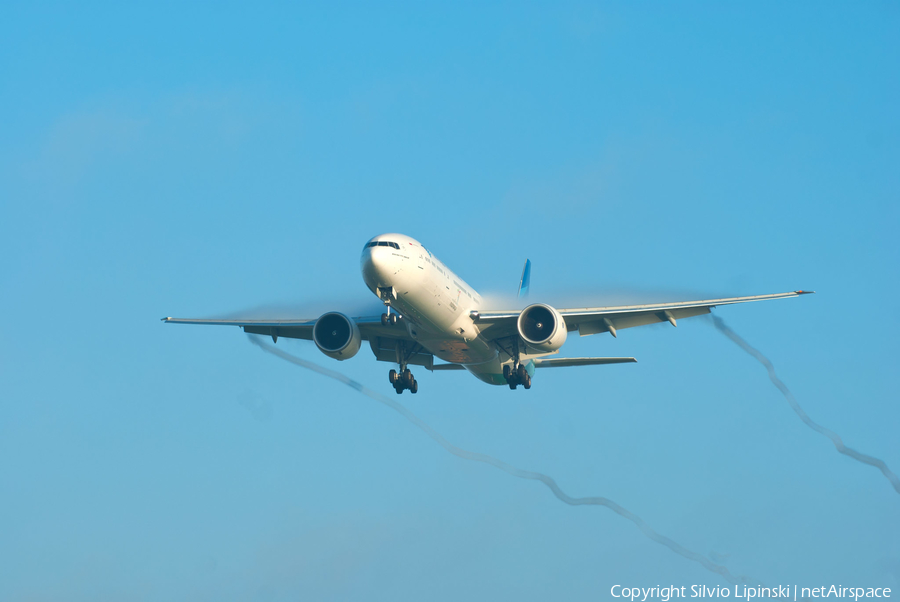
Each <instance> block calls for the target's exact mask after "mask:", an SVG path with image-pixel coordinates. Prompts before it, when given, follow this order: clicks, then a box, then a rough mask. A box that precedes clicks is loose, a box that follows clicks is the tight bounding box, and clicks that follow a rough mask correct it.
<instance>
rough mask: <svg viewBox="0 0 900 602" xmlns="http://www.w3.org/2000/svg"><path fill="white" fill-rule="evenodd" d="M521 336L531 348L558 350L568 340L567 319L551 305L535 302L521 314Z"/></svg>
mask: <svg viewBox="0 0 900 602" xmlns="http://www.w3.org/2000/svg"><path fill="white" fill-rule="evenodd" d="M517 326H518V328H519V336H520V337H522V340H524V341H525V343H526V344H527V345H528V347H530V348H531V349H534V350H537V351H539V352H550V351H556V350H557V349H559V348H560V347H562V346H563V343H565V342H566V334H567V332H566V321H565V320H564V319H563V317H562V315H561V314H560V313H559V312H558V311H556V310H555V309H554V308H552V307H550V306H549V305H544V304H543V303H535V304H534V305H529V306H528V307H526V308H525V309H523V310H522V313H520V314H519V321H518V323H517Z"/></svg>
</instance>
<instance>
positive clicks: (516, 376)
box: [503, 362, 531, 390]
mask: <svg viewBox="0 0 900 602" xmlns="http://www.w3.org/2000/svg"><path fill="white" fill-rule="evenodd" d="M503 378H505V379H506V382H507V383H509V388H510V389H512V390H515V389H516V387H517V386H518V385H522V386H523V387H525V388H526V389H530V388H531V375H530V374H528V372H527V371H526V370H525V366H523V365H522V364H520V363H518V362H516V364H515V367H513V366H510V365H509V364H506V365H505V366H503Z"/></svg>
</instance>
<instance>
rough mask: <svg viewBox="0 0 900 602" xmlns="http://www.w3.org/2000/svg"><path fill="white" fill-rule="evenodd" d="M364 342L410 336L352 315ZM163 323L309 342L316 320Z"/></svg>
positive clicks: (180, 320)
mask: <svg viewBox="0 0 900 602" xmlns="http://www.w3.org/2000/svg"><path fill="white" fill-rule="evenodd" d="M352 319H353V321H354V322H356V325H357V326H358V327H359V334H360V336H361V337H362V339H363V340H364V341H370V340H372V339H375V338H377V337H382V338H391V339H409V335H408V334H407V333H406V329H405V328H392V327H390V326H385V325H383V324H382V323H381V316H369V317H361V318H352ZM162 321H163V322H165V323H166V324H203V325H207V326H239V327H240V328H242V329H243V330H244V332H246V333H249V334H261V335H265V336H267V337H272V338H273V339H277V338H278V337H284V338H286V339H305V340H307V341H311V340H312V338H313V335H312V331H313V326H315V324H316V321H315V320H218V319H201V318H163V319H162Z"/></svg>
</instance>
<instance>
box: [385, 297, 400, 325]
mask: <svg viewBox="0 0 900 602" xmlns="http://www.w3.org/2000/svg"><path fill="white" fill-rule="evenodd" d="M384 306H385V307H386V308H387V313H383V314H381V325H382V326H387V325H388V324H390V325H392V326H393V325H395V324H396V323H397V322H399V321H400V318H401V316H400V314H397V313H393V314H392V313H391V303H390V301H385V302H384Z"/></svg>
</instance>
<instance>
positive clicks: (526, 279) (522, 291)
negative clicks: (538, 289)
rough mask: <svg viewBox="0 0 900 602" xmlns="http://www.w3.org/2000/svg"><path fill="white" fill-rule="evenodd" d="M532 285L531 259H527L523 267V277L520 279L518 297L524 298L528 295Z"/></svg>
mask: <svg viewBox="0 0 900 602" xmlns="http://www.w3.org/2000/svg"><path fill="white" fill-rule="evenodd" d="M530 286H531V260H530V259H526V260H525V267H524V268H522V278H521V279H520V280H519V292H518V293H517V294H516V297H518V298H519V299H524V298H526V297H527V296H528V289H529V287H530Z"/></svg>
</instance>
